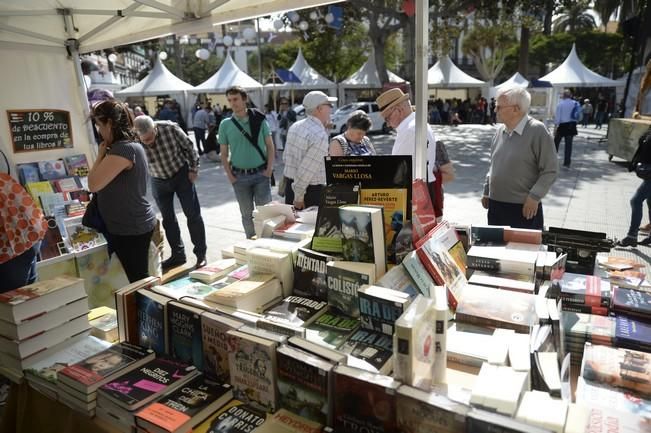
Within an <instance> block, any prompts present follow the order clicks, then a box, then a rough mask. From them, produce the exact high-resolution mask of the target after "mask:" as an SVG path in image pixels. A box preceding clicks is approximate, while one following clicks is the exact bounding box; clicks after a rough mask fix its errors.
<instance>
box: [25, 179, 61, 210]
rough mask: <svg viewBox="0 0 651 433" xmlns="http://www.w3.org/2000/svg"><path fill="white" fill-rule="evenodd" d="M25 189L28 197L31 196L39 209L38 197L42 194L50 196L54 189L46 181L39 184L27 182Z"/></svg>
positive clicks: (39, 201)
mask: <svg viewBox="0 0 651 433" xmlns="http://www.w3.org/2000/svg"><path fill="white" fill-rule="evenodd" d="M25 189H26V190H27V192H28V193H29V195H31V196H32V198H33V199H34V202H35V203H36V205H37V206H38V207H41V200H39V197H40V196H41V195H44V194H51V193H53V192H54V189H53V188H52V184H50V182H48V181H47V180H44V181H41V182H27V183H26V184H25Z"/></svg>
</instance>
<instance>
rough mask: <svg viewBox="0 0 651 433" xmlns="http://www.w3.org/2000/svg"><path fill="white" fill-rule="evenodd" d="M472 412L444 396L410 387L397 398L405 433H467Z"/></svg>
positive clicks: (401, 428)
mask: <svg viewBox="0 0 651 433" xmlns="http://www.w3.org/2000/svg"><path fill="white" fill-rule="evenodd" d="M469 410H470V408H469V407H468V406H466V405H464V404H461V403H457V402H455V401H453V400H450V399H449V398H447V397H446V396H444V395H440V394H437V393H435V392H428V391H423V390H421V389H417V388H412V387H411V386H408V385H402V386H401V387H400V388H398V393H397V395H396V415H397V418H398V429H399V431H401V432H403V433H431V432H436V433H466V415H467V413H468V412H469Z"/></svg>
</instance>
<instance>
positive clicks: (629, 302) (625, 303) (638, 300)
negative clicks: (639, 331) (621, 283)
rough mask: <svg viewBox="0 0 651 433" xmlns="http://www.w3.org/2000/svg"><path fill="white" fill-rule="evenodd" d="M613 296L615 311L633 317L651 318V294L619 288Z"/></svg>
mask: <svg viewBox="0 0 651 433" xmlns="http://www.w3.org/2000/svg"><path fill="white" fill-rule="evenodd" d="M614 292H615V293H614V295H613V310H615V311H618V312H623V313H625V314H628V315H631V316H637V317H641V318H646V319H647V320H648V318H649V317H651V293H647V292H643V291H638V290H633V289H625V288H623V287H617V288H615V290H614Z"/></svg>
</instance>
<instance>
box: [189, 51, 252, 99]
mask: <svg viewBox="0 0 651 433" xmlns="http://www.w3.org/2000/svg"><path fill="white" fill-rule="evenodd" d="M233 86H240V87H242V88H244V89H245V90H255V89H261V88H262V84H260V83H259V82H258V81H256V80H254V79H253V78H251V77H249V76H248V75H247V74H246V73H245V72H244V71H242V70H241V69H240V68H239V67H238V66H237V65H236V64H235V61H234V60H233V58H232V57H231V56H230V55H226V59H225V60H224V64H223V65H222V66H221V68H219V70H218V71H217V72H215V73H214V74H213V76H212V77H210V78H208V79H207V80H206V81H204V82H203V83H201V84H199V85H198V86H196V87H195V88H193V89H192V90H190V93H224V92H226V90H228V89H229V88H231V87H233Z"/></svg>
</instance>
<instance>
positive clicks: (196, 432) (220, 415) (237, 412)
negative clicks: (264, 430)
mask: <svg viewBox="0 0 651 433" xmlns="http://www.w3.org/2000/svg"><path fill="white" fill-rule="evenodd" d="M266 416H267V414H266V413H265V412H264V411H261V410H258V409H256V408H254V407H252V406H250V405H247V404H244V403H243V402H241V401H239V400H231V401H230V402H228V403H227V404H226V405H225V406H223V407H222V408H221V409H219V410H218V411H217V412H215V413H214V414H212V415H210V417H208V419H206V421H204V422H203V423H201V424H200V425H199V426H197V427H196V428H194V429H193V430H192V431H193V433H252V432H253V431H254V430H255V429H256V428H258V427H260V426H262V425H263V424H264V423H265V419H266Z"/></svg>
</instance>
